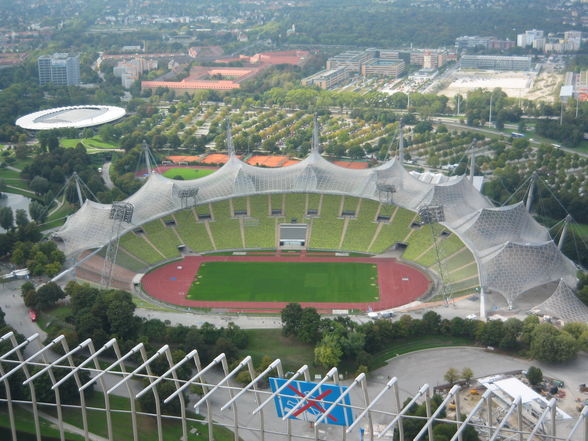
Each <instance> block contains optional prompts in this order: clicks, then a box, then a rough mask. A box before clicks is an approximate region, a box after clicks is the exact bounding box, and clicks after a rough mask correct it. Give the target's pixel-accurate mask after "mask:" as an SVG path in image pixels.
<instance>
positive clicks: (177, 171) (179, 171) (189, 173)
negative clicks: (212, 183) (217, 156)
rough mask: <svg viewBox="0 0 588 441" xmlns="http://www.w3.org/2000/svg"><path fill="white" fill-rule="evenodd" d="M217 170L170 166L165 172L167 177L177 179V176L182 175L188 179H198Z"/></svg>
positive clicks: (164, 174)
mask: <svg viewBox="0 0 588 441" xmlns="http://www.w3.org/2000/svg"><path fill="white" fill-rule="evenodd" d="M215 171H216V170H212V169H207V168H183V167H182V168H179V167H178V168H170V169H169V170H166V171H165V172H164V173H163V176H165V177H166V178H171V179H175V178H176V176H181V177H182V178H183V179H185V180H186V181H188V180H191V179H198V178H202V177H204V176H208V175H209V174H211V173H214V172H215Z"/></svg>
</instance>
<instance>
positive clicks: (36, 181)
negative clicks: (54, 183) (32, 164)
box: [29, 176, 49, 194]
mask: <svg viewBox="0 0 588 441" xmlns="http://www.w3.org/2000/svg"><path fill="white" fill-rule="evenodd" d="M29 187H30V189H31V190H33V191H34V192H35V193H37V194H45V193H47V192H48V191H49V181H48V180H47V179H45V178H44V177H42V176H35V177H34V178H33V179H32V180H31V182H30V183H29Z"/></svg>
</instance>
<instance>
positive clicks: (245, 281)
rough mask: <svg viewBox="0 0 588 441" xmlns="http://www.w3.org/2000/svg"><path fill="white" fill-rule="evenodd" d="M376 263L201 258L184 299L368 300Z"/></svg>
mask: <svg viewBox="0 0 588 441" xmlns="http://www.w3.org/2000/svg"><path fill="white" fill-rule="evenodd" d="M378 298H379V290H378V269H377V267H376V265H373V264H369V263H352V262H206V263H203V264H202V265H201V266H200V269H199V270H198V274H197V275H196V278H195V280H194V282H193V283H192V286H191V287H190V290H189V291H188V295H187V299H190V300H212V301H227V302H230V301H241V302H373V301H375V300H377V299H378Z"/></svg>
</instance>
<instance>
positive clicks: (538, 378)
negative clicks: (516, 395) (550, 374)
mask: <svg viewBox="0 0 588 441" xmlns="http://www.w3.org/2000/svg"><path fill="white" fill-rule="evenodd" d="M526 377H527V380H529V384H530V385H531V386H537V385H538V384H539V383H541V382H542V381H543V372H542V371H541V369H539V368H538V367H535V366H531V367H530V368H529V369H527V375H526Z"/></svg>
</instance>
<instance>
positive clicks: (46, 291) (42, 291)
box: [37, 282, 65, 310]
mask: <svg viewBox="0 0 588 441" xmlns="http://www.w3.org/2000/svg"><path fill="white" fill-rule="evenodd" d="M63 298H65V293H64V292H63V290H62V289H61V287H60V286H59V285H58V284H57V283H55V282H49V283H47V284H45V285H43V286H41V287H40V288H39V289H38V290H37V308H38V309H41V310H45V309H49V308H51V307H52V306H54V305H55V303H56V302H57V301H58V300H60V299H63Z"/></svg>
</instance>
